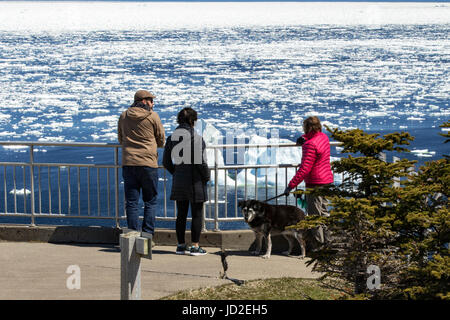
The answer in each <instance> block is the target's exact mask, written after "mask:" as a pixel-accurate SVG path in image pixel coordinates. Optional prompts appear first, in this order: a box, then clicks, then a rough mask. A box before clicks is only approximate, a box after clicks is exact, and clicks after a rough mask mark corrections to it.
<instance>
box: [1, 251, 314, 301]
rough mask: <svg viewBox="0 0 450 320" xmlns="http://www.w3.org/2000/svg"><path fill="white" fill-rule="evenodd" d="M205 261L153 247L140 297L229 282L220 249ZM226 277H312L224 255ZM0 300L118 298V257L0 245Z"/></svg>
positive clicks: (275, 260) (273, 262)
mask: <svg viewBox="0 0 450 320" xmlns="http://www.w3.org/2000/svg"><path fill="white" fill-rule="evenodd" d="M205 249H206V250H207V251H208V254H207V255H205V256H197V257H193V256H187V255H185V256H183V255H176V254H175V247H173V246H156V247H155V248H153V260H146V259H142V297H143V299H160V298H162V297H165V296H168V295H171V294H173V293H176V292H178V291H180V290H186V289H196V288H201V287H212V286H218V285H221V284H227V283H231V282H230V281H229V280H223V279H220V278H219V273H220V272H221V271H222V264H221V259H220V255H219V254H218V253H219V250H220V249H219V248H212V247H210V248H207V247H205ZM227 261H228V266H229V267H228V271H227V274H228V276H229V277H232V278H236V279H241V280H252V279H261V278H277V277H298V278H317V277H318V276H319V274H317V273H313V272H311V268H310V267H306V265H305V261H304V260H300V259H297V258H294V257H286V256H282V255H279V254H273V255H272V257H271V258H270V259H268V260H266V259H262V258H260V257H254V256H250V255H249V254H248V252H245V251H229V256H228V258H227ZM72 265H76V266H78V267H79V268H80V274H81V287H80V289H72V290H69V289H68V288H67V284H66V283H67V280H68V278H69V277H70V276H71V274H69V273H66V271H67V269H68V267H69V266H72ZM0 270H1V272H0V300H8V299H17V300H20V299H32V300H38V299H83V300H95V299H108V300H110V299H120V252H119V248H118V246H114V245H66V244H64V245H63V244H51V243H33V242H0Z"/></svg>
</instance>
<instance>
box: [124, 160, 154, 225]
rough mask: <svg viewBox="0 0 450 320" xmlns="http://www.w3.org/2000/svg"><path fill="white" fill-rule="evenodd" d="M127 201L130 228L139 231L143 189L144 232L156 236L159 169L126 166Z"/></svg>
mask: <svg viewBox="0 0 450 320" xmlns="http://www.w3.org/2000/svg"><path fill="white" fill-rule="evenodd" d="M122 176H123V180H124V185H125V201H126V206H125V208H126V212H127V224H128V228H130V229H133V230H139V228H138V227H139V197H140V191H141V189H142V200H143V201H144V221H143V223H142V231H144V232H149V233H151V234H154V232H155V215H156V200H157V196H158V168H150V167H133V166H124V167H123V168H122Z"/></svg>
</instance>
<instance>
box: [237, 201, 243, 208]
mask: <svg viewBox="0 0 450 320" xmlns="http://www.w3.org/2000/svg"><path fill="white" fill-rule="evenodd" d="M244 204H245V201H244V200H239V202H238V207H239V208H243V207H244Z"/></svg>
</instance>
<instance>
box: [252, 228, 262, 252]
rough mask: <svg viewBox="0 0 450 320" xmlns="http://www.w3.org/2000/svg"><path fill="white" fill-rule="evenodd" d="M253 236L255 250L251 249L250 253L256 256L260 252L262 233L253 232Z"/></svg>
mask: <svg viewBox="0 0 450 320" xmlns="http://www.w3.org/2000/svg"><path fill="white" fill-rule="evenodd" d="M255 238H256V240H255V242H256V248H255V251H252V254H253V255H255V256H257V255H259V253H260V252H261V247H262V239H263V234H262V233H259V232H255Z"/></svg>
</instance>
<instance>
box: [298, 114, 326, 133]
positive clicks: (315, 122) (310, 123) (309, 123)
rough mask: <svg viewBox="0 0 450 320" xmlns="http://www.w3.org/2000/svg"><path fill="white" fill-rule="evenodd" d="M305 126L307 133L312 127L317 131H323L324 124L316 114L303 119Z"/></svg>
mask: <svg viewBox="0 0 450 320" xmlns="http://www.w3.org/2000/svg"><path fill="white" fill-rule="evenodd" d="M303 126H304V127H305V133H307V132H310V131H311V129H312V130H314V131H315V132H322V124H321V123H320V120H319V118H318V117H316V116H312V117H308V118H306V119H305V120H304V121H303Z"/></svg>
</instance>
